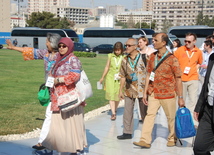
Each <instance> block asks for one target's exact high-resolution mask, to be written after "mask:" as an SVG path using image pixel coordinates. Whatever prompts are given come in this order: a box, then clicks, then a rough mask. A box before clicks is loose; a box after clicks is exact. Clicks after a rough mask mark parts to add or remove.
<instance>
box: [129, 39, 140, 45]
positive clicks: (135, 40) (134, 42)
mask: <svg viewBox="0 0 214 155" xmlns="http://www.w3.org/2000/svg"><path fill="white" fill-rule="evenodd" d="M128 40H132V42H133V44H134V45H138V40H137V39H136V38H129V39H128Z"/></svg>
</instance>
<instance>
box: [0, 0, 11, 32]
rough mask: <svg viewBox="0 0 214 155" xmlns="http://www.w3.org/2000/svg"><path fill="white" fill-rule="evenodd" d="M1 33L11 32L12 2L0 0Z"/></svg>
mask: <svg viewBox="0 0 214 155" xmlns="http://www.w3.org/2000/svg"><path fill="white" fill-rule="evenodd" d="M0 21H1V24H0V32H10V1H5V0H0Z"/></svg>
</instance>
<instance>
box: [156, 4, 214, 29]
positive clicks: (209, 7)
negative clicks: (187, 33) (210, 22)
mask: <svg viewBox="0 0 214 155" xmlns="http://www.w3.org/2000/svg"><path fill="white" fill-rule="evenodd" d="M152 1H153V10H152V11H153V17H152V19H153V20H156V24H157V25H156V26H157V27H156V31H158V32H160V31H162V28H163V22H164V20H168V21H169V22H170V23H171V24H172V26H188V25H195V24H196V17H197V16H198V13H199V12H201V11H203V15H208V16H209V17H210V18H212V16H213V12H214V11H213V9H214V0H152Z"/></svg>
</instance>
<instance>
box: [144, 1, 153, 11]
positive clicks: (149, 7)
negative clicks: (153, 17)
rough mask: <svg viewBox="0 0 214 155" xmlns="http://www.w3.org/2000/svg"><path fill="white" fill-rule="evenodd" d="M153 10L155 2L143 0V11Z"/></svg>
mask: <svg viewBox="0 0 214 155" xmlns="http://www.w3.org/2000/svg"><path fill="white" fill-rule="evenodd" d="M152 10H153V0H143V11H152Z"/></svg>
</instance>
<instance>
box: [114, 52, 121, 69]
mask: <svg viewBox="0 0 214 155" xmlns="http://www.w3.org/2000/svg"><path fill="white" fill-rule="evenodd" d="M121 60H122V56H121V55H120V59H119V60H118V61H117V58H116V57H114V62H115V65H116V69H118V66H119V65H120V62H121Z"/></svg>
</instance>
